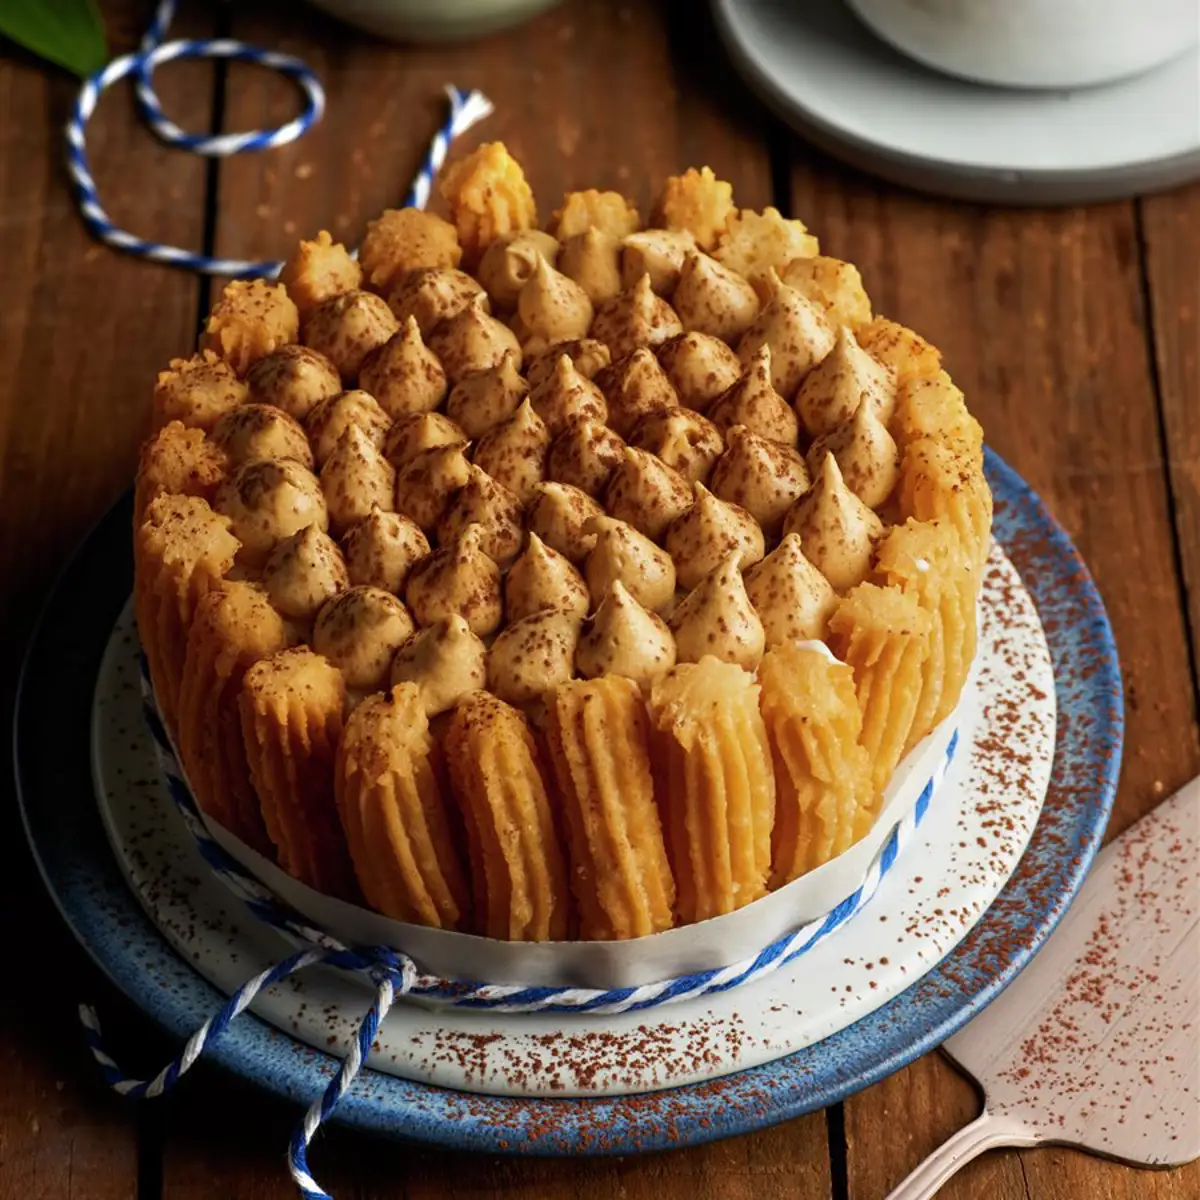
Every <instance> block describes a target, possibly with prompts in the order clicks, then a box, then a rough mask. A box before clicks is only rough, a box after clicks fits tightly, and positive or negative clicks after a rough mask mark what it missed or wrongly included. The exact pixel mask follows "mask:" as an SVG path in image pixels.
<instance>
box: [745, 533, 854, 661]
mask: <svg viewBox="0 0 1200 1200" xmlns="http://www.w3.org/2000/svg"><path fill="white" fill-rule="evenodd" d="M743 579H744V580H745V584H746V595H747V596H749V597H750V603H751V604H753V605H754V611H755V612H756V613H758V619H759V620H760V621H762V626H763V634H764V635H765V637H766V643H767V646H768V647H771V646H780V645H783V644H784V643H786V642H794V641H814V640H815V641H823V640H824V638H825V635H826V633H827V631H828V627H829V618H830V617H831V616H832V615H833V610H834V609H835V608H836V607H837V593H836V592H835V591H834V590H833V588H832V586H831V585H830V583H829V580H827V579H826V578H825V576H824V575H822V574H821V572H820V571H818V570H817V568H816V567H814V566H813V565H812V563H810V562H809V561H808V559H807V558H805V556H804V548H803V546H802V545H801V542H800V538H799V535H798V534H795V533H789V534H788V535H787V537H785V538H784V539H783V541H781V542H780V543H779V545H778V546H776V547H775V549H774V550H772V551H771V553H770V554H768V555H767V556H766V558H764V559H763V560H762V562H759V563H755V564H754V566H752V567H751V568H750V569H749V570H748V571H746V573H745V575H744V576H743Z"/></svg>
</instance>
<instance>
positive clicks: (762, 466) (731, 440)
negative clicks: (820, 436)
mask: <svg viewBox="0 0 1200 1200" xmlns="http://www.w3.org/2000/svg"><path fill="white" fill-rule="evenodd" d="M708 486H709V487H710V488H712V490H713V493H714V495H717V496H720V497H721V499H722V500H728V501H730V502H731V503H733V504H737V505H740V506H741V507H742V508H744V509H745V510H746V511H747V512H748V513H749V514H750V515H751V516H752V517H753V518H754V519H755V520H756V521H757V522H758V523H759V524H760V525H761V526H762V528H763V532H764V533H765V534H767V536H768V537H773V536H775V534H777V533H778V532H779V529H780V526H781V525H782V524H783V519H784V517H785V516H786V515H787V512H788V509H790V508H791V507H792V505H793V504H795V502H796V501H797V500H798V499H799V498H800V497H801V496H802V495H804V493H805V492H806V491H808V489H809V487H810V486H811V480H810V479H809V475H808V468H807V467H806V466H805V465H804V459H803V458H801V457H800V454H799V453H798V452H797V451H796V450H793V449H792V448H791V447H790V446H785V445H784V444H783V443H782V442H777V441H775V440H774V439H773V438H767V437H763V436H762V435H761V434H758V433H755V432H754V431H753V430H751V429H747V428H746V426H745V425H734V426H732V427H731V428H729V429H728V430H727V431H726V433H725V452H724V453H723V454H722V455H721V457H720V458H718V459H717V461H716V462H715V463H714V464H713V469H712V474H711V475H710V476H709V480H708Z"/></svg>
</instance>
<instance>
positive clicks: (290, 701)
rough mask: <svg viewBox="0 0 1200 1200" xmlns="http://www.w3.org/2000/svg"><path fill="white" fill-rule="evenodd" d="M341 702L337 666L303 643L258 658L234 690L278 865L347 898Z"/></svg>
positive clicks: (350, 894)
mask: <svg viewBox="0 0 1200 1200" xmlns="http://www.w3.org/2000/svg"><path fill="white" fill-rule="evenodd" d="M345 705H346V685H345V682H344V681H343V679H342V674H341V672H340V671H339V670H338V669H337V668H336V667H335V666H333V665H332V664H331V663H330V662H328V661H327V660H326V659H324V658H322V657H321V655H320V654H314V653H313V652H312V651H311V650H310V649H309V648H308V647H307V646H297V647H295V648H294V649H291V650H281V651H280V652H279V653H278V654H273V655H271V657H270V658H264V659H262V660H261V661H260V662H256V663H255V664H254V665H253V666H252V667H250V668H249V670H247V672H246V675H245V678H244V680H243V683H242V690H241V695H240V697H239V706H240V709H241V719H242V739H243V741H244V743H245V747H246V761H247V762H248V763H249V765H250V776H251V778H252V779H253V781H254V790H255V791H256V792H257V793H258V802H259V805H260V806H261V809H262V815H263V822H264V824H265V825H266V827H267V834H268V836H269V837H270V839H271V841H272V842H274V844H275V850H276V854H277V856H278V858H279V865H280V866H281V867H282V868H283V869H284V870H285V871H287V873H288V874H289V875H292V876H294V877H295V878H296V879H298V880H300V882H301V883H304V884H307V885H308V886H309V887H311V888H314V889H316V890H317V891H318V892H324V893H325V894H326V895H329V896H340V897H342V898H343V899H348V900H352V899H354V898H355V897H356V895H357V889H356V888H355V886H354V873H353V870H352V868H351V866H350V856H349V854H348V853H347V850H346V838H345V834H344V833H343V831H342V828H341V822H340V821H339V819H338V813H337V803H336V801H335V799H334V788H333V780H334V759H335V756H336V754H337V747H338V743H339V741H340V740H341V736H342V712H343V710H344V708H345Z"/></svg>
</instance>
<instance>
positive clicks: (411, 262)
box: [358, 208, 462, 292]
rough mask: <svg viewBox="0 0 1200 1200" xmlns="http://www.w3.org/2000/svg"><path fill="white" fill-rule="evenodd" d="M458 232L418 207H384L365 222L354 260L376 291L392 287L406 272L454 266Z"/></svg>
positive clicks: (456, 256) (458, 249)
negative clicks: (365, 227)
mask: <svg viewBox="0 0 1200 1200" xmlns="http://www.w3.org/2000/svg"><path fill="white" fill-rule="evenodd" d="M461 258H462V250H461V248H460V247H459V244H458V233H457V231H456V230H455V228H454V226H453V225H451V224H450V222H449V221H443V220H442V218H441V217H437V216H434V214H433V213H430V212H425V211H423V210H422V209H419V208H385V209H384V210H383V212H381V213H380V214H379V216H378V217H376V218H375V220H374V221H368V222H367V231H366V233H364V234H363V240H362V245H361V246H360V247H359V249H358V261H359V262H360V263H361V264H362V269H363V274H364V275H365V276H366V279H367V282H368V283H369V284H370V285H371V287H372V288H373V289H374V290H375V291H377V292H386V291H387V290H388V289H389V288H390V287H394V286H395V285H396V284H397V283H398V282H399V281H400V280H401V279H403V278H404V276H405V275H407V274H408V273H409V272H410V271H423V270H433V269H436V268H438V267H457V266H458V263H459V260H460V259H461Z"/></svg>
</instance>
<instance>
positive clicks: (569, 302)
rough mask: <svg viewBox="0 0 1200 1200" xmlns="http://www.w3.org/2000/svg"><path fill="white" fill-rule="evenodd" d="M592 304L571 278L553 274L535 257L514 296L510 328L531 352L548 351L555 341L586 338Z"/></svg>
mask: <svg viewBox="0 0 1200 1200" xmlns="http://www.w3.org/2000/svg"><path fill="white" fill-rule="evenodd" d="M591 323H592V302H591V300H590V299H588V294H587V292H586V291H584V289H583V288H582V287H580V285H579V284H577V283H576V282H575V281H574V280H573V279H569V278H567V276H566V275H564V274H562V272H561V271H556V270H555V269H554V268H553V267H552V266H551V265H550V264H549V263H548V262H547V261H546V259H545V258H544V257H543V256H542V255H540V254H539V255H538V256H537V259H536V261H535V262H534V266H533V273H532V274H531V275H530V276H529V281H528V282H527V283H526V284H525V286H524V287H523V288H521V292H520V295H519V296H517V314H516V317H515V318H514V320H513V329H514V332H515V333H516V334H517V337H519V338H520V339H521V343H522V344H523V345H525V346H527V347H529V348H530V349H531V350H535V349H536V350H548V349H549V348H550V347H551V346H554V345H557V344H558V343H559V342H565V341H570V340H571V339H572V338H581V337H584V336H586V334H587V331H588V328H589V326H590V325H591Z"/></svg>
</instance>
